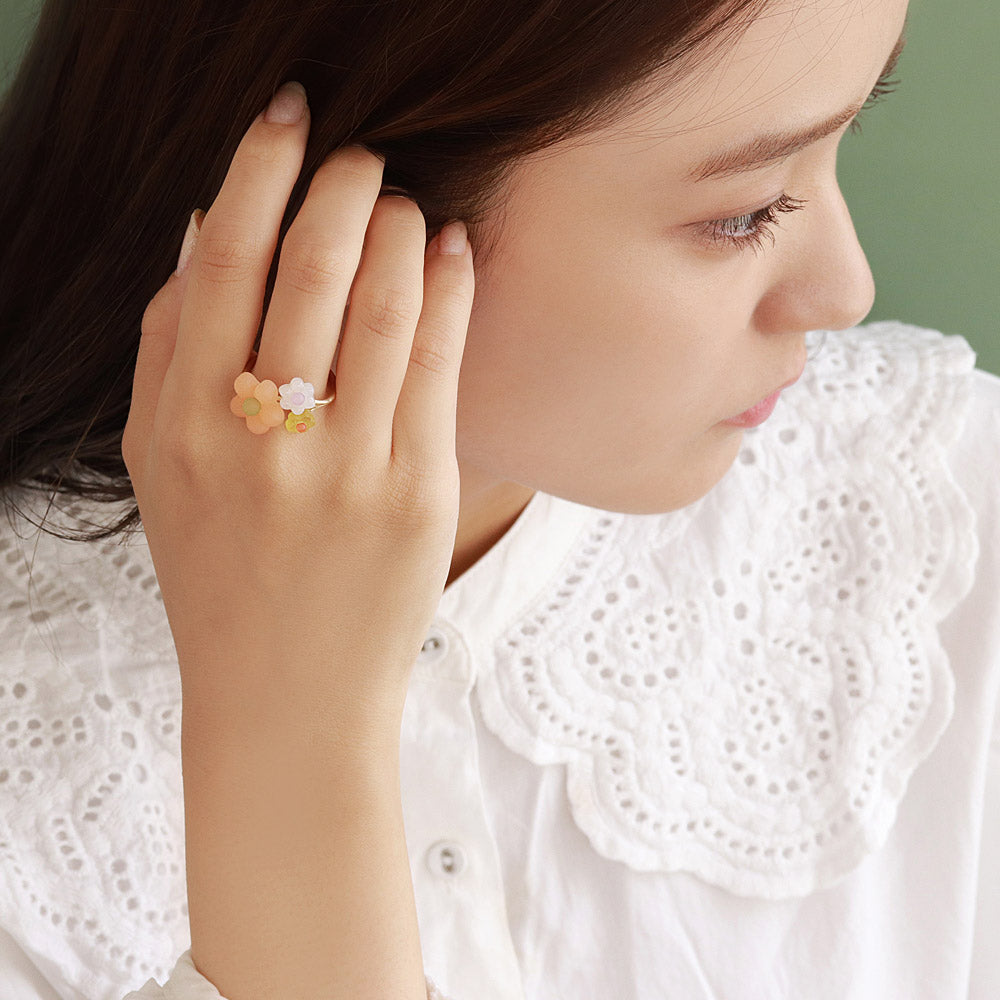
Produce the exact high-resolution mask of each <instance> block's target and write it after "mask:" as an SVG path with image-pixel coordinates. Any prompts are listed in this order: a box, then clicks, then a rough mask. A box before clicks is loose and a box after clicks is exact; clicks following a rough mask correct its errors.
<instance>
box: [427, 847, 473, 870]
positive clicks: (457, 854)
mask: <svg viewBox="0 0 1000 1000" xmlns="http://www.w3.org/2000/svg"><path fill="white" fill-rule="evenodd" d="M427 867H428V868H429V869H430V870H431V872H432V873H433V874H435V875H441V876H443V877H445V878H453V877H455V876H456V875H461V874H462V872H463V871H465V851H464V850H462V847H461V846H460V845H459V844H456V843H455V842H454V841H453V840H439V841H438V842H437V843H436V844H434V845H432V846H431V848H430V850H429V851H428V852H427Z"/></svg>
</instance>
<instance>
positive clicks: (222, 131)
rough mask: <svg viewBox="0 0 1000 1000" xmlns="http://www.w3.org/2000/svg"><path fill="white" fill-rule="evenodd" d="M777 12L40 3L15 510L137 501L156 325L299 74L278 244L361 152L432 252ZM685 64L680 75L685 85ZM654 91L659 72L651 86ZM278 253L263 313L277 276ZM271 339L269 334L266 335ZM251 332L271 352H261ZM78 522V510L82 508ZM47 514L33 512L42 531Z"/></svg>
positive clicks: (26, 97)
mask: <svg viewBox="0 0 1000 1000" xmlns="http://www.w3.org/2000/svg"><path fill="white" fill-rule="evenodd" d="M765 3H766V0H488V2H487V0H421V2H417V3H414V2H412V0H355V2H352V3H340V2H337V0H330V2H327V3H317V2H315V0H313V2H309V3H304V2H303V3H296V2H294V0H145V2H143V3H141V4H107V3H98V2H96V0H74V2H72V3H67V2H65V0H47V2H45V3H44V5H43V7H42V9H41V15H40V19H39V22H38V26H37V29H36V31H35V33H34V36H33V37H32V38H31V40H30V42H29V44H28V47H27V49H26V52H25V55H24V57H23V59H22V61H21V63H20V65H19V67H18V69H17V72H16V75H15V77H14V79H13V81H12V83H11V85H10V87H9V89H8V91H7V93H6V95H5V96H4V98H3V101H2V103H0V233H2V239H0V385H2V386H3V393H2V395H0V447H2V452H0V454H2V456H3V461H2V467H3V472H2V475H0V492H2V493H3V495H4V501H5V506H6V507H7V514H8V517H9V518H12V512H13V511H15V510H16V511H18V512H20V513H22V514H23V516H25V517H27V516H28V515H27V513H26V512H24V511H21V510H20V509H19V508H18V507H17V504H16V501H15V500H14V497H13V491H14V490H15V489H17V490H19V491H22V492H24V495H25V496H26V495H27V491H28V490H31V491H34V492H38V491H42V492H47V493H49V507H51V506H53V502H54V500H55V498H56V496H57V495H59V494H63V495H67V496H71V497H74V496H75V497H78V498H86V499H88V500H91V501H97V502H100V503H118V502H121V501H127V500H129V499H131V500H133V503H132V504H131V505H130V506H129V507H128V508H127V510H126V511H125V513H124V515H123V516H121V517H119V519H118V520H117V521H116V522H115V523H113V524H111V525H98V526H97V528H96V530H94V531H91V532H89V533H88V532H86V531H84V530H83V529H80V531H79V532H78V533H76V534H70V533H60V532H58V531H56V530H54V529H52V528H50V527H47V526H46V525H45V524H44V522H43V523H42V524H40V525H38V526H39V527H42V528H44V530H47V531H49V532H50V533H51V534H53V535H56V536H57V537H61V538H66V539H69V540H73V541H97V540H99V539H104V538H110V537H112V536H114V535H117V534H119V533H122V532H124V531H125V530H126V529H128V528H130V527H132V526H134V525H135V524H137V523H138V522H139V513H138V508H137V507H136V506H135V504H134V495H133V492H132V486H131V483H130V481H129V477H128V473H127V471H126V469H125V463H124V460H123V458H122V454H121V436H122V431H123V429H124V426H125V421H126V418H127V417H128V412H129V406H130V402H131V390H132V374H133V369H134V365H135V358H136V352H137V349H138V344H139V335H140V322H141V318H142V314H143V312H144V311H145V308H146V305H147V304H148V302H149V300H150V299H151V298H152V297H153V296H154V295H155V294H156V292H157V291H158V290H159V289H160V287H161V286H162V285H163V284H164V283H165V282H166V280H167V278H168V276H169V275H170V273H171V272H172V271H173V269H174V266H175V264H176V258H177V252H178V249H179V247H180V243H181V238H182V236H183V234H184V230H185V227H186V226H187V222H188V218H189V216H190V214H191V211H192V209H193V208H196V207H200V208H203V209H206V210H207V209H208V208H209V207H210V205H211V203H212V201H214V199H215V196H216V194H217V193H218V191H219V189H220V188H221V186H222V181H223V179H224V178H225V175H226V171H227V170H228V168H229V163H230V161H231V159H232V156H233V153H234V152H235V149H236V146H237V145H238V144H239V142H240V140H241V138H242V136H243V134H244V132H245V131H246V129H247V128H248V127H249V125H250V122H251V121H252V120H253V119H254V118H255V117H256V116H257V114H258V113H259V112H260V111H261V109H262V108H263V107H264V106H265V105H266V104H267V101H268V100H269V98H270V97H271V95H272V94H273V93H274V91H275V90H277V88H278V86H279V85H280V84H281V83H282V82H283V81H285V80H290V79H294V80H299V81H300V82H301V83H303V84H304V85H305V88H306V91H307V94H308V98H309V105H310V109H311V113H312V125H311V130H310V135H309V143H308V147H307V149H306V154H305V160H304V162H303V167H302V171H301V174H300V177H299V180H298V182H297V184H296V186H295V189H294V191H293V192H292V196H291V198H290V199H289V203H288V209H287V211H286V214H285V218H284V221H283V223H282V227H281V232H280V234H279V249H280V242H281V240H282V239H283V238H284V235H285V232H286V231H287V229H288V227H289V226H290V225H291V222H292V221H293V219H294V217H295V214H296V212H297V211H298V208H299V207H300V205H301V204H302V201H303V200H304V198H305V195H306V192H307V190H308V186H309V181H310V179H311V177H312V175H313V173H314V172H315V170H316V169H317V167H318V166H319V165H320V164H321V163H322V162H323V161H324V160H325V159H326V158H327V156H329V154H330V153H332V152H333V151H334V150H335V149H338V148H340V147H341V146H343V145H346V144H348V143H361V144H363V145H365V146H367V147H368V148H369V149H372V150H374V151H376V152H378V153H381V154H382V155H383V156H385V157H386V166H385V169H384V173H383V180H384V182H385V183H386V184H391V185H396V186H399V187H402V188H404V189H405V190H406V191H408V192H410V193H411V194H412V195H413V196H414V197H415V198H416V199H417V201H418V203H419V205H420V207H421V209H422V211H423V213H424V217H425V220H426V223H427V235H428V238H431V237H432V236H434V235H435V234H436V233H437V231H438V230H439V229H440V228H441V226H443V225H444V223H445V222H446V221H448V220H449V219H452V218H459V219H464V220H465V221H466V223H467V224H468V226H469V233H470V237H471V239H472V244H473V247H474V248H475V251H476V254H477V259H478V257H479V255H480V254H482V253H484V252H486V253H488V250H489V248H484V247H481V246H479V245H478V244H477V238H476V236H477V225H478V223H479V222H480V221H481V220H482V219H483V218H484V217H485V216H487V215H488V214H489V213H490V212H491V211H493V210H495V209H500V210H501V211H502V202H503V197H504V185H505V182H506V180H507V179H508V178H509V177H510V175H511V173H512V171H513V168H514V167H515V166H516V162H517V160H518V159H519V158H522V157H524V156H526V155H529V154H530V153H533V152H536V151H538V150H541V149H544V148H545V147H546V146H549V145H551V144H552V143H555V142H558V141H560V140H561V139H565V138H568V137H571V136H575V135H582V134H586V133H587V132H590V131H593V130H596V129H598V128H601V127H603V126H605V125H607V124H610V123H611V122H612V121H613V120H614V117H615V115H616V114H617V113H620V111H621V109H622V108H623V107H624V106H625V105H627V104H628V103H629V102H630V101H634V100H635V99H636V95H641V94H642V85H643V84H644V83H646V82H647V81H648V80H649V79H650V78H651V77H652V76H653V75H654V74H659V73H660V72H662V71H664V70H668V72H670V70H672V69H674V68H677V67H681V66H684V65H685V63H684V58H685V57H688V56H692V55H693V56H695V57H700V56H701V54H702V53H703V52H706V51H707V50H708V48H709V47H710V46H711V45H714V44H716V43H717V42H720V41H724V40H726V39H728V38H729V37H731V35H733V34H735V33H738V32H739V31H740V29H741V28H743V27H744V26H746V25H748V24H749V23H750V21H751V20H752V19H753V17H754V16H755V15H756V14H757V13H758V12H759V11H760V9H761V8H762V7H763V6H764V5H765ZM668 68H669V69H668ZM656 79H657V80H659V76H658V75H657V77H656ZM277 257H278V255H277V254H275V259H274V262H273V263H272V268H271V272H270V275H269V278H268V284H267V293H266V297H265V300H264V309H265V313H266V308H267V303H268V302H269V301H270V295H271V290H272V288H273V283H274V278H275V274H276V269H277ZM262 327H263V321H262V325H261V329H262ZM260 332H261V331H260V330H259V331H258V335H259V334H260ZM71 512H72V509H71ZM29 519H30V518H29Z"/></svg>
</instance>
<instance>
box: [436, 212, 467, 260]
mask: <svg viewBox="0 0 1000 1000" xmlns="http://www.w3.org/2000/svg"><path fill="white" fill-rule="evenodd" d="M468 245H469V237H468V231H467V230H466V228H465V223H464V222H462V220H461V219H455V220H454V221H453V222H449V223H448V225H447V226H445V227H444V228H443V229H442V230H441V233H440V235H439V236H438V253H443V254H444V253H449V254H456V253H458V254H460V253H465V248H466V247H467V246H468Z"/></svg>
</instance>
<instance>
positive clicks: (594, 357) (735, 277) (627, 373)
mask: <svg viewBox="0 0 1000 1000" xmlns="http://www.w3.org/2000/svg"><path fill="white" fill-rule="evenodd" d="M906 9H907V0H852V2H850V3H844V2H843V0H816V2H813V3H810V4H803V3H801V0H794V2H789V0H780V2H775V3H772V4H771V5H770V6H769V7H768V8H767V10H766V15H765V16H761V17H758V18H757V19H756V20H755V21H754V22H753V24H752V25H751V26H750V28H749V29H748V30H747V31H746V32H745V33H744V34H743V35H742V36H741V37H740V38H739V40H738V41H730V42H729V43H728V44H727V46H726V47H724V48H723V49H722V50H720V52H719V53H717V54H715V55H710V56H709V59H708V61H707V62H705V61H704V59H703V60H702V62H701V64H700V65H699V68H698V71H697V73H696V74H695V75H692V76H690V77H687V78H686V79H684V80H682V81H680V82H679V83H674V84H671V85H670V87H669V88H668V89H666V90H664V91H662V92H661V93H660V94H659V95H658V96H657V97H656V98H655V99H654V100H653V101H652V102H651V103H647V104H646V105H645V107H644V108H643V109H642V110H641V112H639V113H637V114H635V115H633V116H632V117H630V118H629V119H628V120H624V119H623V120H620V121H618V122H616V123H615V125H614V127H613V128H609V129H607V130H605V131H602V132H600V133H594V134H592V135H590V136H587V137H586V138H585V139H579V138H577V139H575V140H567V141H566V142H564V143H561V144H559V145H557V146H553V147H550V148H548V149H546V150H544V151H543V152H541V153H539V154H537V155H536V156H534V157H531V158H529V159H527V160H525V161H522V163H521V164H520V166H519V169H518V172H517V174H516V177H515V181H514V183H513V186H512V189H511V193H510V198H509V200H508V201H507V202H506V204H505V209H504V214H505V219H504V221H503V229H502V237H501V238H500V240H499V243H498V246H497V248H496V251H495V253H494V254H493V255H492V256H491V257H490V258H489V259H488V260H481V261H480V260H477V265H476V297H475V303H474V306H473V311H472V318H471V322H470V326H469V333H468V337H467V341H466V349H465V356H464V360H463V365H462V372H461V379H460V386H459V403H458V440H457V447H458V459H459V465H460V469H461V475H462V496H463V502H462V507H463V509H462V515H461V518H460V528H459V545H461V543H462V534H463V527H462V525H463V523H464V525H465V528H466V529H467V530H466V534H468V530H471V529H469V526H470V525H471V524H472V523H473V521H475V522H477V523H479V524H480V526H482V525H484V524H486V523H487V522H489V521H490V520H491V514H490V511H491V510H492V512H493V515H492V519H493V520H496V519H497V518H498V517H500V516H501V515H502V512H503V510H504V508H505V505H506V508H507V512H508V513H511V512H513V513H515V514H516V513H518V512H519V510H520V509H521V508H523V505H524V503H525V502H526V501H527V499H528V498H529V497H530V495H531V492H532V491H534V490H542V491H543V492H546V493H550V494H554V495H556V496H559V497H563V498H566V499H569V500H573V501H576V502H578V503H583V504H587V505H589V506H593V507H598V508H600V509H605V510H614V511H621V512H626V513H637V514H642V513H657V512H664V511H668V510H674V509H676V508H679V507H682V506H685V505H687V504H689V503H692V502H693V501H695V500H697V499H698V498H700V497H702V496H703V495H704V494H705V493H707V492H708V491H709V490H710V489H711V488H712V486H713V485H715V484H716V483H717V482H718V481H719V480H720V479H721V478H722V476H723V475H724V474H725V473H726V471H727V470H728V469H729V467H730V466H731V464H732V463H733V461H734V459H735V458H736V456H737V454H738V452H739V450H740V445H741V441H742V438H743V433H744V431H743V430H742V429H740V428H739V427H736V426H733V425H730V424H725V423H721V421H724V420H726V419H728V418H731V417H734V416H736V415H737V414H739V413H741V412H742V411H744V410H746V409H747V408H748V407H750V406H751V405H753V404H754V403H756V402H758V401H760V400H762V399H763V398H764V397H766V396H768V395H770V394H771V393H773V392H774V390H775V389H777V388H778V387H779V386H781V385H782V384H783V383H786V382H788V381H790V380H792V379H794V378H796V377H797V376H798V375H799V373H800V372H801V370H802V368H803V365H804V364H805V361H806V348H805V336H804V335H805V333H806V331H809V330H813V329H843V328H847V327H850V326H853V325H855V324H857V323H859V322H860V321H861V320H862V319H863V318H864V317H865V316H866V315H867V313H868V312H869V310H870V309H871V306H872V303H873V300H874V285H873V282H872V275H871V272H870V270H869V267H868V263H867V261H866V259H865V255H864V253H863V251H862V249H861V247H860V246H859V245H858V242H857V237H856V235H855V232H854V227H853V225H852V223H851V218H850V215H849V213H848V209H847V206H846V204H845V203H844V200H843V198H842V196H841V193H840V190H839V188H838V186H837V179H836V174H835V168H836V156H837V145H838V143H839V142H840V140H841V138H842V137H843V135H844V133H845V132H846V131H847V129H848V127H849V123H848V122H846V121H845V122H844V123H843V124H842V125H841V126H840V127H838V128H837V129H836V130H835V131H833V132H831V133H830V134H829V135H827V136H826V137H824V138H820V139H818V140H817V141H814V142H812V143H810V144H809V145H806V146H804V147H803V148H801V149H799V150H798V151H796V152H793V153H791V154H789V155H785V156H784V157H782V158H779V159H772V160H770V161H768V162H766V163H764V164H760V165H758V166H756V167H754V168H753V169H748V170H743V171H740V172H729V173H727V174H724V175H719V176H714V177H710V178H706V179H702V180H696V179H694V178H692V177H690V176H687V175H688V174H690V173H691V172H692V171H694V170H695V168H696V167H697V165H698V164H699V163H701V161H703V160H706V159H708V158H709V157H712V156H714V155H716V154H718V153H720V152H721V151H723V150H726V149H728V148H730V147H732V146H736V145H741V144H742V143H744V142H747V141H750V140H752V139H754V138H755V137H757V136H758V135H760V134H762V133H765V132H769V131H776V132H781V133H785V132H789V131H798V130H801V129H804V128H807V127H809V126H814V125H816V124H818V123H821V122H824V121H827V120H828V119H830V118H831V117H832V116H834V115H836V114H838V113H839V112H843V111H844V110H845V109H847V108H850V107H852V106H853V107H858V106H860V105H861V104H862V103H863V102H864V101H865V100H866V98H867V97H868V95H869V94H870V93H871V91H872V89H873V88H874V86H875V84H876V82H877V81H878V79H879V78H880V75H881V74H882V71H883V68H884V67H885V65H886V61H887V59H888V57H889V56H890V54H891V53H892V52H893V49H894V47H895V46H896V43H897V40H898V39H899V37H900V34H901V32H902V29H903V25H904V19H905V15H906ZM783 194H785V195H787V196H788V197H790V198H796V199H800V200H802V201H804V202H805V204H804V206H803V207H802V208H801V209H799V210H797V211H792V212H787V213H783V214H780V215H778V216H777V219H778V222H777V224H776V225H773V226H772V227H771V228H772V231H773V236H774V242H773V245H772V244H771V241H770V239H769V238H767V236H766V235H765V236H763V238H762V239H761V246H760V247H757V248H754V247H753V246H745V247H743V248H742V249H741V248H739V247H737V246H735V245H732V244H731V243H713V242H712V232H713V230H714V231H715V232H716V234H717V235H718V234H720V233H722V234H725V233H729V234H731V235H733V234H736V235H746V234H747V231H748V228H750V226H749V223H750V220H749V219H747V218H743V219H739V218H738V217H739V216H744V217H745V216H748V215H749V214H750V213H753V212H756V211H757V210H759V209H763V208H765V207H766V206H768V205H769V204H771V203H772V202H775V201H776V200H777V199H778V198H779V197H781V196H782V195H783ZM724 219H732V220H734V221H731V222H729V223H726V225H725V226H722V227H720V226H719V225H715V226H713V225H712V221H713V220H724ZM487 231H488V228H487V229H481V230H480V232H481V233H485V232H487ZM475 244H476V238H475V233H473V246H474V247H475ZM781 405H782V404H781V402H780V401H779V403H778V406H779V407H780V406H781Z"/></svg>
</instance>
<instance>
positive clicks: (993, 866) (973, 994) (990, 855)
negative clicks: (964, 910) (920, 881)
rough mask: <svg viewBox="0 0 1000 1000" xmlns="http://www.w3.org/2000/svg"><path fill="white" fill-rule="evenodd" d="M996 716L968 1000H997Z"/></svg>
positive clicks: (999, 846)
mask: <svg viewBox="0 0 1000 1000" xmlns="http://www.w3.org/2000/svg"><path fill="white" fill-rule="evenodd" d="M998 726H1000V716H998V717H997V718H996V719H995V720H994V723H993V739H992V741H991V743H990V751H989V761H988V763H987V767H986V791H985V794H984V800H983V828H982V834H981V838H982V839H981V840H980V846H979V878H978V886H979V888H978V895H977V899H976V929H975V935H974V940H973V949H972V974H971V978H970V981H969V998H970V1000H985V998H986V997H1000V949H998V948H997V946H996V942H997V941H998V940H1000V729H998Z"/></svg>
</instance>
